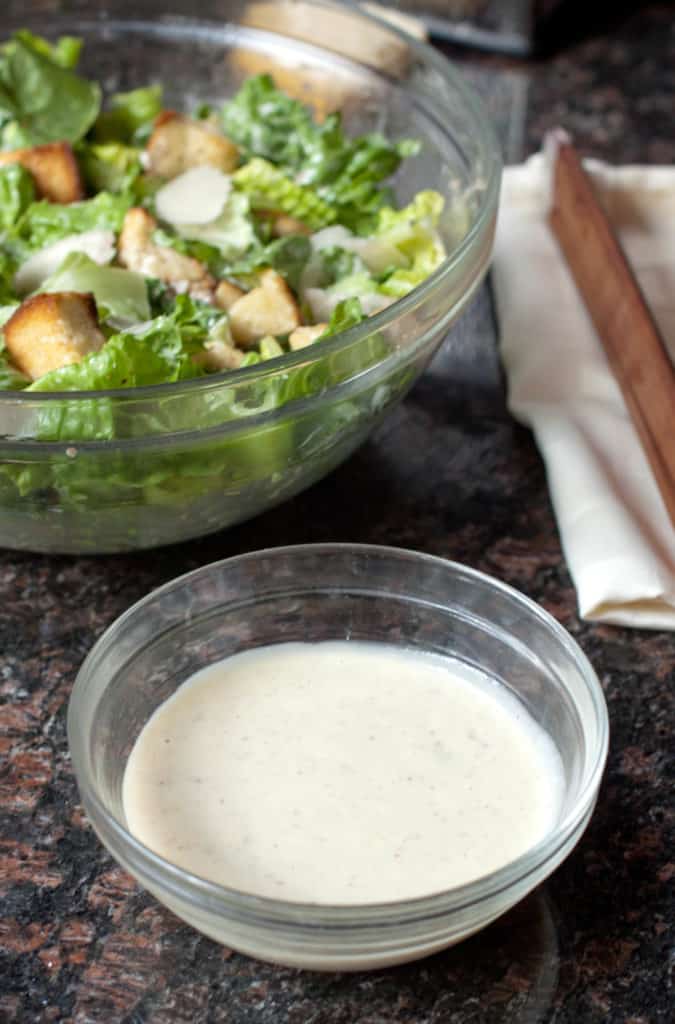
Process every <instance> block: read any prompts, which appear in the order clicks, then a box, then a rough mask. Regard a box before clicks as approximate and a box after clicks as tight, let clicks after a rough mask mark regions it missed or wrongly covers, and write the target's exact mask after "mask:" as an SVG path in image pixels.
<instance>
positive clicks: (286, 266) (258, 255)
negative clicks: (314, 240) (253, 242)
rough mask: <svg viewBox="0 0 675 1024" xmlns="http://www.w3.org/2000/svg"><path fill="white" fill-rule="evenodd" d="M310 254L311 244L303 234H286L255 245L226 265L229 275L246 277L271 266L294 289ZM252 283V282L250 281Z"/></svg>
mask: <svg viewBox="0 0 675 1024" xmlns="http://www.w3.org/2000/svg"><path fill="white" fill-rule="evenodd" d="M311 255H312V245H311V242H310V240H309V239H308V238H306V237H305V236H304V235H287V236H286V237H285V238H277V239H276V240H275V241H274V242H270V243H269V244H268V245H260V246H255V247H253V248H252V249H250V250H249V252H248V253H247V254H246V256H245V257H243V258H242V259H241V260H238V261H237V262H235V263H233V264H231V265H230V266H228V268H227V270H228V274H229V275H230V276H231V277H237V278H246V277H247V276H248V275H250V274H254V273H255V272H256V271H257V270H260V269H261V268H263V267H272V268H273V270H276V271H277V273H278V274H281V276H282V277H283V278H284V279H285V280H286V281H287V282H288V284H289V285H290V287H291V288H293V289H294V290H295V291H297V290H298V288H299V287H300V279H301V277H302V272H303V270H304V269H305V267H306V266H307V263H308V262H309V259H310V257H311ZM251 283H253V282H251Z"/></svg>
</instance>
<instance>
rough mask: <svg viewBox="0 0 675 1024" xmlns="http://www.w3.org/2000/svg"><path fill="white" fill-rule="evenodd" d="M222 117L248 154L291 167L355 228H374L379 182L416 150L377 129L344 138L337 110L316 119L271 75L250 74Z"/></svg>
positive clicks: (382, 196)
mask: <svg viewBox="0 0 675 1024" xmlns="http://www.w3.org/2000/svg"><path fill="white" fill-rule="evenodd" d="M222 119H223V126H224V128H225V133H226V134H227V135H229V137H230V138H231V139H232V140H233V141H234V142H236V143H237V144H238V145H239V146H240V147H242V148H243V149H244V151H245V153H246V154H247V155H248V156H249V157H262V158H263V159H265V160H267V161H270V162H272V163H273V164H277V165H278V166H280V167H282V168H284V169H285V170H287V171H290V172H292V177H293V178H294V179H295V182H296V183H297V184H298V185H304V186H311V187H312V188H313V189H314V190H315V192H316V194H317V195H318V196H319V198H320V199H322V200H323V201H324V202H325V203H327V204H328V206H330V207H333V208H334V209H335V210H336V211H337V216H336V217H334V218H333V219H334V220H339V221H340V223H341V224H345V225H346V226H347V227H349V228H351V229H353V230H355V231H357V232H358V233H359V234H367V233H368V232H369V231H370V230H372V228H373V226H374V223H375V215H376V213H377V211H378V210H379V208H380V207H381V206H382V205H383V204H384V203H385V202H387V201H388V198H389V196H388V193H387V192H385V191H383V190H382V189H380V188H379V187H378V183H380V182H382V181H384V180H385V179H386V178H388V177H390V176H391V175H392V174H393V173H394V172H395V171H396V170H397V168H398V166H399V164H400V163H401V160H402V159H404V158H405V157H408V156H412V155H413V154H415V153H417V152H418V150H419V144H418V143H417V142H413V141H409V140H405V141H403V142H398V143H392V142H389V141H388V139H386V138H385V137H384V136H383V135H380V134H379V133H377V132H373V133H370V134H367V135H362V136H359V137H357V138H354V139H350V138H347V136H346V135H345V133H344V130H343V127H342V121H341V117H340V114H332V115H330V116H329V117H327V118H326V119H325V121H323V122H322V123H321V124H317V123H316V122H315V121H314V119H313V117H312V114H311V111H310V110H309V109H308V108H307V107H305V106H303V104H302V103H299V102H298V101H297V100H294V99H292V98H291V97H290V96H287V95H286V94H285V93H283V92H281V91H280V90H278V89H277V88H276V86H275V85H274V81H273V80H272V78H271V77H270V76H269V75H258V76H254V77H252V78H249V79H248V80H247V81H246V82H245V83H244V85H243V86H242V88H241V89H240V91H239V92H238V93H237V95H236V96H235V97H234V98H233V99H232V100H231V101H230V102H229V103H226V104H225V106H224V108H223V113H222ZM292 215H293V216H296V214H292ZM301 219H302V218H301ZM308 223H309V222H308ZM324 223H331V221H329V220H324ZM310 226H311V225H310Z"/></svg>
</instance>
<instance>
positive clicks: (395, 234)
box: [376, 190, 446, 298]
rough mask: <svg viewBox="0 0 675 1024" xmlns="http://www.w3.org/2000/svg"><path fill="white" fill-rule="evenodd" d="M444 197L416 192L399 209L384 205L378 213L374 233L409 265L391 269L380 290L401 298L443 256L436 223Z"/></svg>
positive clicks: (437, 194)
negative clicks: (412, 197) (407, 202)
mask: <svg viewBox="0 0 675 1024" xmlns="http://www.w3.org/2000/svg"><path fill="white" fill-rule="evenodd" d="M444 205H445V200H444V199H443V196H442V195H441V194H440V193H439V192H434V191H432V190H427V191H424V192H418V194H417V195H416V196H415V198H414V199H413V201H412V202H411V203H410V204H409V205H408V206H406V207H404V209H402V210H394V209H391V208H389V207H385V208H384V209H382V210H380V212H379V214H378V224H377V231H376V234H377V235H378V236H379V237H381V238H383V239H385V240H386V241H387V242H389V243H390V244H392V245H395V246H396V248H397V249H398V250H399V251H400V252H401V253H402V254H403V255H404V256H405V258H406V259H407V260H408V267H402V268H398V269H396V270H394V271H393V273H391V274H390V275H389V276H388V277H387V278H386V279H385V280H384V281H383V283H382V284H381V286H380V291H381V292H382V293H383V294H384V295H390V296H392V297H393V298H401V297H402V296H403V295H407V294H408V293H409V292H411V291H412V290H413V288H416V287H417V285H418V284H421V283H422V281H424V280H426V278H427V277H429V275H430V274H432V273H433V272H434V270H436V269H437V268H438V267H439V266H440V265H441V263H442V262H443V260H444V259H445V256H446V252H445V246H444V245H443V240H442V239H441V237H440V235H439V233H438V223H439V220H440V216H441V213H442V212H443V207H444Z"/></svg>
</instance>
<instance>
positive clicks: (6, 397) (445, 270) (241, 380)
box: [0, 0, 501, 405]
mask: <svg viewBox="0 0 675 1024" xmlns="http://www.w3.org/2000/svg"><path fill="white" fill-rule="evenodd" d="M308 2H309V3H313V4H315V5H316V6H322V7H334V6H335V4H334V3H331V2H326V0H308ZM340 6H341V7H346V8H348V9H349V10H350V12H351V13H352V15H353V16H354V17H358V18H361V19H363V20H364V21H366V22H373V23H375V24H378V25H380V26H381V27H385V28H386V29H387V31H389V32H391V33H392V34H393V35H396V36H398V37H399V38H401V39H402V40H403V41H404V42H405V43H406V45H407V46H409V47H410V49H411V50H412V51H413V52H414V53H416V54H417V56H418V57H419V58H420V59H421V60H422V61H423V62H424V63H425V64H427V65H428V66H430V67H431V68H433V69H434V70H435V71H436V72H438V73H439V74H440V75H441V76H442V77H443V78H444V79H445V81H446V82H447V84H448V85H449V86H450V87H451V88H452V89H453V90H454V91H455V92H456V94H457V95H459V96H460V97H461V100H462V102H463V104H464V105H465V108H466V109H468V111H469V113H471V114H473V115H474V118H475V122H476V137H477V138H478V139H479V140H480V144H481V150H482V153H483V156H484V159H485V174H486V188H485V191H484V193H483V195H482V197H481V205H480V209H479V211H478V213H477V215H476V218H475V220H474V222H473V224H472V225H471V227H470V229H469V231H468V232H467V234H466V235H465V236H464V238H463V239H462V241H461V242H460V243H459V245H458V246H457V247H456V248H455V249H453V251H452V252H451V253H450V254H449V255H448V256H447V258H446V259H445V261H444V262H443V263H442V264H441V266H440V267H438V268H437V270H435V271H434V273H433V274H431V275H430V276H429V277H428V278H427V279H426V280H425V281H423V282H422V284H420V285H418V286H417V287H416V288H414V289H413V291H412V292H410V294H409V295H406V296H404V297H403V298H401V299H398V300H397V301H396V302H393V303H392V304H391V305H390V306H387V308H386V309H384V310H382V311H381V312H380V313H376V314H375V315H373V316H370V317H368V318H367V319H366V320H364V321H362V322H361V323H360V324H356V326H354V327H351V328H349V329H348V330H346V331H342V332H341V333H340V334H337V335H335V337H334V338H329V339H327V340H326V341H325V342H322V344H321V349H320V352H318V353H317V354H316V356H315V357H314V358H313V359H308V356H307V351H306V350H301V351H299V352H289V353H287V354H286V355H283V356H279V357H277V358H276V359H274V360H270V364H271V365H269V366H265V365H264V364H263V367H261V366H260V365H258V366H249V367H244V368H243V369H238V370H229V371H226V372H224V373H220V374H210V375H209V376H208V377H195V378H192V379H190V380H186V381H176V382H174V383H172V384H152V385H146V386H144V387H137V388H109V389H106V390H100V391H52V392H37V391H33V392H29V393H26V392H25V391H0V405H1V404H3V403H4V404H16V405H21V404H23V403H31V402H33V403H35V402H45V403H50V402H58V401H64V400H68V401H78V400H88V401H91V400H92V396H95V397H96V398H113V399H115V398H116V399H136V400H138V399H154V398H164V397H168V396H175V395H182V394H186V395H188V394H190V393H192V392H199V391H202V390H209V389H211V388H214V387H215V388H217V387H220V386H223V385H225V386H227V387H232V386H236V385H238V384H249V383H253V382H254V381H257V380H262V379H264V378H265V377H267V376H270V375H273V374H275V373H277V372H279V371H285V370H290V369H293V368H294V367H296V366H299V365H302V364H307V365H308V366H311V365H312V363H313V362H315V361H318V360H319V359H323V358H324V357H325V356H327V355H331V354H332V353H335V352H340V351H342V350H343V349H345V348H347V347H349V346H350V345H352V344H354V343H355V342H358V341H361V340H364V339H365V338H367V337H368V336H369V335H371V334H374V333H376V332H377V331H378V330H381V329H382V328H385V327H387V326H388V325H389V324H391V323H392V322H393V321H394V320H396V319H397V318H398V317H399V316H401V315H403V314H405V313H407V312H409V311H410V310H413V309H415V308H417V307H418V306H419V305H420V304H421V303H423V302H424V301H425V300H426V299H427V298H428V297H429V296H430V295H431V294H433V293H434V292H436V291H437V290H439V289H440V288H441V287H442V286H443V284H444V282H445V281H446V279H447V278H448V277H449V276H450V275H451V274H452V272H453V270H454V269H455V268H456V267H457V265H458V264H459V263H461V262H462V260H463V259H464V257H465V255H466V253H467V251H468V250H470V249H471V248H472V246H473V245H474V243H475V241H476V239H477V238H479V237H480V236H481V235H482V234H483V232H484V231H485V230H486V229H487V228H488V226H489V223H490V220H491V218H492V216H493V213H494V211H495V210H496V206H497V197H498V193H499V183H500V179H501V157H500V151H499V143H498V141H497V136H496V134H495V131H494V128H493V126H492V123H491V121H490V118H489V117H488V114H487V112H486V110H485V109H484V106H483V103H482V101H481V99H480V97H479V96H478V95H477V93H476V92H475V91H474V90H473V89H472V88H471V86H470V85H468V83H466V82H465V81H464V79H463V77H462V76H461V75H460V73H459V72H458V71H456V70H455V68H454V66H453V65H452V64H451V62H450V61H449V60H448V59H447V58H446V57H444V56H443V55H442V54H441V53H440V52H439V51H437V50H435V49H434V48H433V47H432V46H430V45H429V44H428V43H425V42H422V41H421V40H418V39H415V38H414V37H413V36H411V35H409V34H408V33H406V32H404V31H403V30H402V29H400V28H399V27H398V26H394V25H392V24H391V23H390V22H388V21H385V20H384V19H382V18H379V17H377V16H376V15H374V14H372V13H370V12H369V11H365V10H364V9H363V8H362V7H360V6H359V5H358V4H357V3H355V2H354V0H341V3H340ZM167 13H168V15H169V16H170V12H167ZM268 34H269V33H268ZM314 48H315V49H320V47H314ZM326 52H330V51H326ZM441 112H443V111H441ZM444 123H445V122H444V120H442V119H441V120H439V121H438V126H439V128H440V127H443V125H444ZM443 132H444V135H445V137H446V138H449V137H450V133H449V132H448V131H446V130H445V129H444V128H443ZM328 390H329V391H330V390H331V389H328Z"/></svg>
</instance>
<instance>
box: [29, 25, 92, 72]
mask: <svg viewBox="0 0 675 1024" xmlns="http://www.w3.org/2000/svg"><path fill="white" fill-rule="evenodd" d="M14 38H15V39H19V40H20V41H21V42H22V43H24V44H25V45H26V46H28V47H30V48H31V49H32V50H34V51H35V53H41V54H42V56H43V57H46V58H47V59H48V60H50V61H51V62H52V63H53V64H58V66H59V67H60V68H67V69H68V70H73V69H74V68H76V67H77V65H78V63H79V60H80V54H81V52H82V42H83V41H82V39H80V38H78V37H77V36H60V38H59V39H57V40H56V42H55V43H50V42H49V40H48V39H45V38H44V37H43V36H36V35H35V34H34V33H33V32H30V31H29V30H28V29H27V28H22V29H19V31H18V32H15V33H14Z"/></svg>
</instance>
